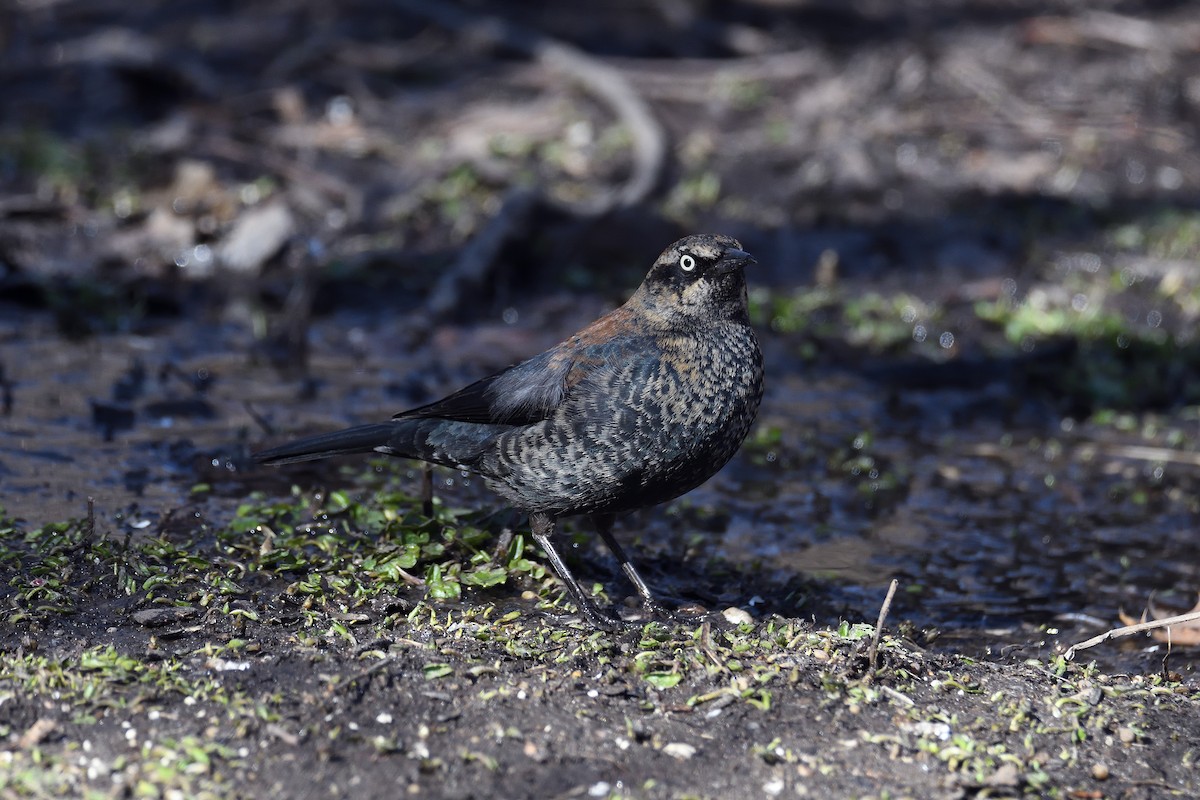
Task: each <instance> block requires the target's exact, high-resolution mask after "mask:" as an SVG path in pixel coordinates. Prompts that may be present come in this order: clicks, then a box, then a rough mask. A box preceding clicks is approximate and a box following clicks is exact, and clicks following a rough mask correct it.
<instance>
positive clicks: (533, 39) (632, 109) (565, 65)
mask: <svg viewBox="0 0 1200 800" xmlns="http://www.w3.org/2000/svg"><path fill="white" fill-rule="evenodd" d="M392 2H393V4H394V5H395V6H397V7H398V8H400V9H402V10H403V11H405V12H407V13H409V14H412V15H414V16H418V17H422V18H424V19H427V20H429V21H431V22H433V23H435V24H437V25H441V26H442V27H443V28H447V29H449V30H452V31H455V32H457V33H461V34H463V35H466V36H470V37H473V38H476V39H481V40H483V41H485V42H488V43H490V44H493V45H495V46H499V47H506V48H508V49H510V50H515V51H517V52H520V53H524V54H525V55H527V56H529V57H530V58H533V59H534V60H536V61H539V62H540V63H542V64H544V65H545V66H547V67H549V68H550V69H553V70H556V71H558V72H560V73H562V74H564V75H567V76H568V77H570V78H572V79H574V80H575V81H577V82H578V83H579V84H580V85H581V86H583V87H584V89H586V90H587V91H589V92H591V93H592V94H593V95H595V96H596V97H597V98H599V99H600V100H601V101H603V102H604V103H605V104H606V105H607V106H608V107H609V108H611V109H612V111H613V113H614V114H616V115H617V117H618V118H619V119H620V120H621V122H622V123H623V124H624V125H625V127H626V129H627V130H628V131H629V135H630V138H631V139H632V142H633V170H632V172H631V173H630V175H629V179H628V180H626V181H625V184H624V185H623V186H620V187H614V188H612V189H609V190H606V191H602V192H600V193H598V194H597V195H595V196H594V197H592V198H590V199H587V200H580V201H570V200H563V199H561V198H555V197H552V196H549V195H546V194H545V193H544V192H543V193H542V195H543V196H542V197H541V198H540V199H542V200H543V201H544V202H545V203H547V204H548V205H550V206H552V207H554V208H557V209H559V210H561V211H564V212H566V213H568V214H572V215H574V216H577V217H598V216H602V215H604V214H607V213H608V212H610V211H613V210H615V209H617V208H628V207H630V206H634V205H637V204H638V203H640V202H642V201H643V200H645V199H646V198H647V197H648V196H649V195H650V193H651V192H652V191H654V189H655V187H656V186H657V185H658V181H659V178H660V176H661V175H662V171H663V167H664V166H665V164H666V160H667V135H666V132H665V131H664V130H663V127H662V125H660V124H659V122H658V119H657V118H655V116H654V114H653V113H652V112H651V111H650V107H649V106H648V105H647V104H646V102H645V100H643V99H642V97H641V96H640V95H639V94H638V93H637V91H636V90H635V89H634V88H633V86H632V85H631V84H630V83H629V81H628V80H626V79H625V77H624V76H623V75H622V74H621V73H620V72H619V71H618V70H616V69H614V68H613V67H610V66H609V65H607V64H605V63H603V62H602V61H600V60H599V59H597V58H594V57H593V56H590V55H588V54H587V53H585V52H584V51H582V50H580V49H579V48H577V47H574V46H572V45H569V44H566V43H565V42H560V41H558V40H556V39H552V38H550V37H548V36H545V35H543V34H541V33H538V32H536V31H532V30H528V29H526V28H522V27H521V26H519V25H516V24H513V23H511V22H509V21H507V20H504V19H500V18H499V17H479V16H475V15H474V14H470V13H468V12H465V11H462V10H461V9H458V8H455V7H453V6H450V5H446V4H443V3H440V2H437V0H392Z"/></svg>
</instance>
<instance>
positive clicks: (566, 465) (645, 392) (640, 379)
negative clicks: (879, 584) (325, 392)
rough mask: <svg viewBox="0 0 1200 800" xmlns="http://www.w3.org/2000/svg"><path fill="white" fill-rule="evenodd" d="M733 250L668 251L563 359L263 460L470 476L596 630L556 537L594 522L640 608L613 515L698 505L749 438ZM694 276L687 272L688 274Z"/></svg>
mask: <svg viewBox="0 0 1200 800" xmlns="http://www.w3.org/2000/svg"><path fill="white" fill-rule="evenodd" d="M752 261H753V259H752V258H751V257H750V256H749V255H747V254H746V253H745V252H744V251H742V249H741V245H740V244H738V242H737V241H736V240H734V239H732V238H730V237H728V236H716V235H699V236H689V237H687V238H685V239H681V240H680V241H678V242H676V243H675V244H673V245H671V246H670V247H668V248H667V249H666V250H664V251H663V253H662V255H660V256H659V257H658V259H657V260H656V261H655V263H654V266H653V267H652V268H651V270H650V272H649V274H648V275H647V276H646V279H645V281H643V283H642V285H641V286H640V287H639V288H638V289H637V291H636V292H634V294H633V296H632V297H630V299H629V300H628V301H627V302H626V303H625V304H624V305H622V306H621V307H620V308H617V309H615V310H614V311H612V312H610V313H609V314H606V315H605V316H603V317H601V318H600V319H598V320H596V321H595V322H593V323H592V324H591V325H589V326H588V327H586V328H584V329H583V330H581V331H580V332H579V333H576V334H575V335H574V336H572V337H570V338H569V339H567V340H566V341H564V342H562V343H561V344H559V345H557V346H555V347H553V348H551V349H550V350H547V351H546V352H544V353H541V354H540V355H537V356H534V357H533V358H531V359H529V360H527V361H524V362H522V363H520V364H517V365H515V366H512V367H509V368H508V369H506V370H503V371H501V372H499V373H496V374H495V375H491V376H489V377H487V378H484V379H483V380H480V381H477V382H476V383H473V384H471V385H470V386H467V387H466V388H464V389H462V390H460V391H458V392H455V393H454V394H452V395H450V396H448V397H446V398H444V399H442V400H439V401H437V402H435V403H431V404H429V405H427V406H422V407H421V408H417V409H413V410H411V411H406V412H403V413H401V414H397V415H396V417H395V418H394V419H393V420H392V421H391V422H386V423H378V424H374V425H365V426H360V427H357V428H350V429H348V430H346V431H338V432H335V433H331V434H324V435H322V436H315V437H312V438H309V439H304V440H301V441H298V442H294V443H292V444H288V445H284V446H282V447H278V448H274V449H272V450H268V451H265V452H263V453H259V454H257V456H256V457H257V458H258V459H259V460H260V461H263V462H264V463H276V464H279V463H289V462H292V461H304V460H309V459H313V458H323V457H325V456H329V455H335V454H338V453H350V452H369V451H375V452H380V453H387V454H389V455H396V456H403V457H407V458H420V459H424V460H427V461H432V462H435V463H439V464H446V465H449V466H454V467H462V468H465V469H469V470H471V471H473V472H476V473H478V474H479V475H481V476H482V477H483V478H484V480H485V481H486V482H487V483H488V485H489V486H490V487H491V488H492V489H493V490H494V491H495V492H496V493H497V494H498V495H500V497H502V498H504V500H506V501H507V502H508V503H510V504H511V505H512V506H514V507H515V508H518V509H521V510H524V511H527V512H529V513H530V515H531V520H532V523H533V527H534V535H535V537H536V538H537V539H538V541H539V542H540V543H542V544H543V547H545V548H547V552H548V555H550V557H551V562H552V564H553V565H554V566H555V569H556V570H558V572H559V574H560V576H561V577H562V578H563V579H564V582H565V583H566V584H567V587H568V589H570V591H571V594H572V596H573V597H574V599H575V600H576V602H577V603H578V604H579V605H580V606H581V610H583V611H584V612H585V613H586V614H587V615H588V616H589V617H590V618H591V619H592V620H593V621H594V622H596V623H597V624H602V623H603V622H605V621H607V620H608V619H609V618H607V617H605V616H603V615H601V614H600V613H599V612H598V611H597V610H596V609H595V608H594V606H592V605H591V604H590V601H589V600H588V599H587V598H586V596H584V595H583V592H582V589H581V588H580V587H579V586H578V583H577V582H576V581H575V579H574V578H573V577H572V576H571V575H570V573H569V571H567V569H566V566H565V564H563V563H562V561H561V559H560V558H558V555H557V553H554V552H553V548H552V545H551V543H550V536H551V535H552V533H553V521H554V520H555V519H556V518H558V517H560V516H566V515H572V514H592V515H594V516H595V517H596V518H597V520H598V528H599V530H600V533H601V535H602V536H603V537H604V539H605V541H606V542H607V543H608V544H609V546H610V547H611V548H612V549H613V550H614V552H615V553H616V554H617V556H618V558H620V559H621V560H622V567H623V568H624V569H625V572H626V574H627V575H628V576H629V577H630V579H631V580H632V581H633V582H634V584H635V586H637V588H638V591H639V593H641V594H642V596H643V599H644V600H645V601H646V603H647V604H648V605H650V604H652V603H653V600H652V598H651V597H650V595H649V590H648V589H646V587H645V584H644V582H642V581H641V579H640V577H638V576H637V573H636V570H634V569H633V566H632V564H630V563H629V561H628V559H627V558H625V557H624V554H623V553H622V552H621V550H620V547H619V545H617V543H616V541H615V539H613V538H612V536H611V534H610V532H609V530H608V527H609V524H610V516H609V515H612V514H616V513H620V512H624V511H629V510H632V509H636V508H642V507H645V506H650V505H655V504H657V503H661V502H664V501H666V500H670V499H672V498H674V497H678V496H679V495H681V494H684V493H685V492H688V491H690V490H691V489H694V488H695V487H696V486H698V485H700V484H701V483H703V482H704V481H705V480H707V479H708V478H709V477H711V476H712V475H713V474H714V473H715V472H716V471H717V470H719V469H720V468H721V467H722V466H724V465H725V463H726V462H727V461H728V460H729V459H730V458H731V457H732V456H733V454H734V453H735V452H736V451H737V448H738V447H739V446H740V445H741V443H742V440H743V439H744V438H745V437H746V434H747V433H748V432H749V430H750V426H751V424H752V423H753V421H754V417H755V414H756V413H757V411H758V405H759V401H760V400H761V398H762V391H763V362H762V353H761V351H760V350H759V347H758V340H757V339H756V338H755V335H754V331H753V330H752V329H751V327H750V324H749V320H748V317H747V311H746V283H745V276H744V274H743V267H744V266H745V265H746V264H748V263H751V262H752ZM689 265H690V266H691V269H687V267H688V266H689Z"/></svg>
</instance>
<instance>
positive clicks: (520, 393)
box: [395, 335, 640, 425]
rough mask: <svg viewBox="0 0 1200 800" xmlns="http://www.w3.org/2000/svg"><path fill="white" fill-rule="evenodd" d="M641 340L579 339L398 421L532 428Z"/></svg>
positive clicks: (399, 415)
mask: <svg viewBox="0 0 1200 800" xmlns="http://www.w3.org/2000/svg"><path fill="white" fill-rule="evenodd" d="M639 342H640V337H631V336H618V337H615V338H613V339H609V340H608V341H605V342H588V341H581V340H580V339H579V337H578V335H577V336H575V337H572V338H571V339H569V340H567V341H566V342H563V343H562V344H560V345H558V346H557V347H553V348H551V349H550V350H547V351H546V352H544V353H542V354H540V355H537V356H534V357H533V358H531V359H529V360H528V361H522V362H521V363H520V364H515V365H513V366H511V367H508V368H507V369H504V370H501V371H500V372H497V373H495V374H494V375H489V376H488V377H486V378H483V379H481V380H478V381H475V382H474V383H472V384H471V385H469V386H466V387H463V388H462V389H459V390H458V391H457V392H455V393H453V394H451V395H448V396H447V397H444V398H442V399H441V400H436V401H434V402H432V403H430V404H428V405H424V406H421V407H420V408H414V409H410V410H409V411H402V412H401V413H399V414H397V415H396V416H395V419H413V418H419V417H436V418H439V419H452V420H458V421H461V422H477V423H485V424H500V425H529V424H532V423H535V422H540V421H541V420H544V419H546V418H547V417H549V416H550V415H551V414H553V413H554V410H555V409H557V408H558V407H559V405H560V404H561V403H562V402H563V400H564V399H565V398H566V397H567V394H568V392H570V390H571V388H572V387H574V386H575V385H576V384H578V383H579V382H580V381H582V380H584V379H585V378H586V377H587V376H588V375H589V374H591V373H592V372H594V371H595V370H596V369H598V368H600V367H602V366H603V365H604V364H606V363H610V362H612V361H615V360H618V359H623V358H627V357H629V356H630V354H631V353H633V352H636V350H637V349H638V347H639Z"/></svg>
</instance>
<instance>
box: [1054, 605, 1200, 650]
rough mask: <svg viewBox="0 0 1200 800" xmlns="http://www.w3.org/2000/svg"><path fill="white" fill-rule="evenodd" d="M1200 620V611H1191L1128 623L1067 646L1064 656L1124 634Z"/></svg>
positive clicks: (1128, 634)
mask: <svg viewBox="0 0 1200 800" xmlns="http://www.w3.org/2000/svg"><path fill="white" fill-rule="evenodd" d="M1195 620H1200V611H1191V612H1189V613H1187V614H1177V615H1176V616H1174V617H1163V618H1162V619H1152V620H1150V621H1149V622H1140V623H1138V624H1137V625H1126V626H1125V627H1123V628H1113V629H1112V630H1110V631H1105V632H1104V633H1102V634H1100V635H1099V636H1093V637H1092V638H1091V639H1088V640H1087V641H1086V642H1080V643H1079V644H1074V645H1071V646H1070V647H1069V648H1067V652H1066V653H1064V654H1063V658H1065V659H1066V660H1067V661H1070V660H1071V659H1073V658H1075V653H1077V652H1078V651H1080V650H1086V649H1087V648H1089V647H1095V646H1096V645H1098V644H1102V643H1104V642H1107V641H1108V640H1109V639H1119V638H1121V637H1123V636H1133V635H1134V634H1135V633H1144V632H1145V631H1150V630H1155V629H1157V628H1166V627H1170V626H1171V625H1181V624H1183V623H1185V622H1193V621H1195Z"/></svg>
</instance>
